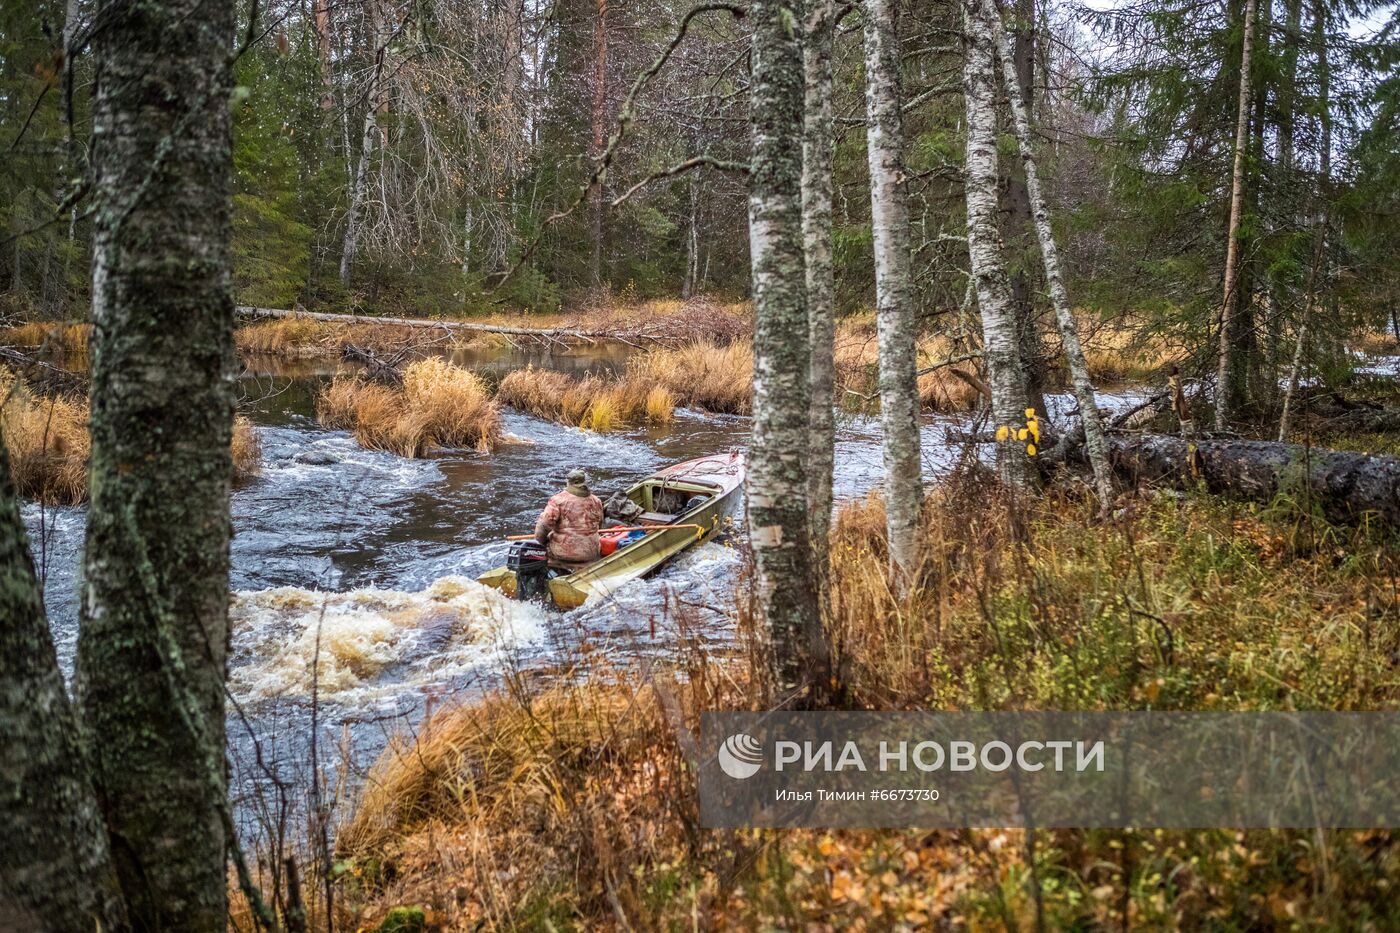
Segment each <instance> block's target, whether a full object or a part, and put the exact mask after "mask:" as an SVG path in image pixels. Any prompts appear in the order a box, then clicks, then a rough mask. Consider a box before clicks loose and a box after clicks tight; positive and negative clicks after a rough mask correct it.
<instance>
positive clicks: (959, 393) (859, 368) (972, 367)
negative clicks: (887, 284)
mask: <svg viewBox="0 0 1400 933" xmlns="http://www.w3.org/2000/svg"><path fill="white" fill-rule="evenodd" d="M916 350H917V353H918V366H919V368H920V369H922V368H924V367H929V366H934V365H936V364H938V363H941V362H943V361H944V360H946V359H949V358H950V357H952V356H956V355H959V354H958V353H957V352H955V351H954V350H953V347H952V345H951V344H950V343H949V341H948V340H947V338H945V337H942V336H933V335H925V336H922V337H920V338H919V339H918V342H917V344H916ZM833 356H834V362H835V367H836V393H837V401H838V403H841V404H845V405H853V406H854V407H856V408H860V407H864V406H865V405H866V404H867V403H869V404H876V403H877V402H878V395H879V391H880V343H879V337H878V335H877V333H876V330H875V318H874V316H873V315H869V314H860V315H852V316H851V317H847V318H842V319H841V320H840V321H838V322H837V325H836V336H835V341H834V347H833ZM958 373H965V374H972V375H975V373H976V364H975V363H974V362H966V363H958V364H956V365H954V366H945V367H942V368H940V369H936V370H934V371H933V372H929V373H924V374H923V375H921V376H919V404H920V405H921V406H922V407H923V408H924V409H925V410H927V411H939V412H955V411H968V410H971V409H973V408H975V407H977V405H978V404H979V401H980V399H981V395H980V393H979V392H978V390H977V388H976V387H975V385H974V384H973V383H971V382H969V381H968V380H967V379H965V378H962V377H961V376H959V375H958Z"/></svg>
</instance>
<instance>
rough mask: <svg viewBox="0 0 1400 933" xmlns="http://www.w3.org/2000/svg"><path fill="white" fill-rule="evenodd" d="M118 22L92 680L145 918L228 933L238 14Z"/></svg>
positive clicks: (101, 761) (119, 859) (126, 874)
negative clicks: (234, 44)
mask: <svg viewBox="0 0 1400 933" xmlns="http://www.w3.org/2000/svg"><path fill="white" fill-rule="evenodd" d="M98 15H99V16H101V17H103V22H104V28H103V29H102V30H100V31H99V33H98V34H97V36H96V37H95V53H96V57H97V66H98V74H99V81H98V86H97V90H96V96H95V103H94V113H93V144H94V145H93V164H94V170H95V171H94V176H95V182H94V201H95V209H96V220H95V230H94V238H93V254H94V258H93V305H92V319H93V334H92V390H91V392H92V394H91V407H92V415H91V435H92V459H91V465H90V467H89V488H90V503H89V506H88V519H87V539H86V543H85V547H84V563H83V571H84V580H83V599H82V619H81V633H80V635H79V641H78V662H77V678H76V685H77V691H78V695H79V697H80V699H81V702H82V708H83V713H84V718H85V722H86V725H87V728H88V730H89V731H90V734H91V735H92V736H94V737H95V739H96V741H95V743H94V755H93V767H94V778H95V783H96V784H97V788H98V795H99V799H100V800H101V801H102V806H103V809H104V812H105V816H106V821H107V825H108V827H109V829H110V831H111V836H112V839H113V846H112V857H113V861H114V862H115V864H116V869H117V875H118V878H119V879H120V882H121V886H122V890H123V892H124V893H125V895H126V900H127V905H128V909H129V911H130V913H131V916H132V920H133V923H134V925H135V926H137V927H138V928H140V929H150V930H155V929H179V930H209V931H216V930H217V931H222V930H224V929H225V927H226V923H227V903H226V902H227V896H226V892H227V886H228V876H227V875H226V873H225V865H226V858H227V854H228V847H229V845H230V844H231V842H233V840H231V839H229V838H228V837H227V836H226V835H225V827H226V826H227V825H230V823H231V821H230V817H229V813H228V787H227V777H226V773H225V767H224V747H225V743H224V680H225V669H226V656H227V649H228V637H229V636H228V593H229V578H228V569H229V556H228V555H229V535H230V518H229V486H230V482H231V479H232V473H233V464H232V458H231V456H230V453H229V442H230V438H231V434H232V429H233V404H234V386H235V382H234V374H235V372H236V370H235V366H234V355H233V301H232V296H231V295H230V292H229V256H228V243H229V223H230V221H229V213H230V211H229V172H230V164H231V148H230V139H229V105H228V99H229V91H230V87H231V80H230V79H231V75H230V67H229V66H230V57H229V39H230V37H231V36H232V35H233V31H234V9H233V4H232V3H229V2H205V0H159V2H156V0H152V2H147V3H142V4H123V3H120V2H117V0H108V2H107V3H105V4H104V7H103V9H102V10H101V11H100V12H99V14H98ZM152 101H159V103H160V105H159V106H153V105H152Z"/></svg>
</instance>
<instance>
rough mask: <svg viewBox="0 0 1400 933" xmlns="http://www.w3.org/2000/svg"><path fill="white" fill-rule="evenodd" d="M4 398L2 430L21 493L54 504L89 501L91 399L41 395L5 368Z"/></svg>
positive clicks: (0, 378) (0, 386) (0, 393)
mask: <svg viewBox="0 0 1400 933" xmlns="http://www.w3.org/2000/svg"><path fill="white" fill-rule="evenodd" d="M0 399H3V400H4V407H3V408H0V432H3V433H4V436H5V446H6V448H7V449H8V450H9V454H10V472H11V474H12V476H13V477H14V481H15V488H16V489H17V490H18V491H19V494H20V495H21V496H24V497H25V498H29V499H37V500H39V501H40V502H44V503H48V504H50V505H77V504H78V503H80V502H82V501H83V500H85V499H86V498H87V459H88V452H89V449H90V442H89V439H88V427H87V425H88V406H87V404H86V403H85V402H81V401H69V400H68V399H64V398H55V397H45V396H41V395H37V394H35V393H34V392H32V391H31V390H30V389H29V387H28V386H27V385H25V383H24V382H23V380H19V381H16V380H15V377H14V376H13V375H12V374H10V373H8V372H0Z"/></svg>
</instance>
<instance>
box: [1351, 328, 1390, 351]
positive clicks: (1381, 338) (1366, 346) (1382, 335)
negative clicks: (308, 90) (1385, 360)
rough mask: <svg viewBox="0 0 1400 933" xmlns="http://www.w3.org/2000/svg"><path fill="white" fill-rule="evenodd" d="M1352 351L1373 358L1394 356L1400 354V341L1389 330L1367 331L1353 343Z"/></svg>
mask: <svg viewBox="0 0 1400 933" xmlns="http://www.w3.org/2000/svg"><path fill="white" fill-rule="evenodd" d="M1351 345H1352V349H1354V350H1359V351H1361V352H1362V353H1366V354H1369V355H1371V356H1394V355H1396V354H1397V353H1400V339H1397V338H1396V336H1395V334H1393V333H1391V332H1390V331H1387V330H1375V331H1367V332H1366V333H1364V334H1362V335H1361V336H1360V337H1357V338H1356V339H1355V340H1353V341H1352V342H1351Z"/></svg>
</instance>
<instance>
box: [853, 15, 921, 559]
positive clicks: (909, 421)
mask: <svg viewBox="0 0 1400 933" xmlns="http://www.w3.org/2000/svg"><path fill="white" fill-rule="evenodd" d="M862 12H863V16H864V25H865V30H864V31H865V112H866V136H865V138H866V142H865V145H866V154H867V159H868V160H869V164H870V226H871V232H872V235H873V238H874V250H875V308H876V310H875V316H876V326H877V330H878V333H879V341H880V425H881V428H882V430H883V434H884V439H883V447H884V461H885V529H886V533H887V535H888V537H889V548H890V566H891V570H892V571H894V572H896V573H897V574H899V575H901V576H902V577H904V578H905V579H907V578H908V575H910V574H912V573H913V572H914V570H915V569H916V567H917V565H918V551H919V539H918V532H919V506H920V503H921V501H922V498H923V489H922V487H921V484H920V467H921V458H920V449H919V390H918V377H917V375H916V373H917V367H916V359H915V347H914V292H913V281H912V273H911V268H910V267H911V262H910V259H911V257H910V254H909V207H908V204H907V202H906V200H905V190H904V181H905V174H904V153H903V149H904V127H903V121H902V120H901V119H900V93H899V38H898V36H897V34H896V32H895V21H894V0H866V2H865V6H864V9H863V11H862Z"/></svg>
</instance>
